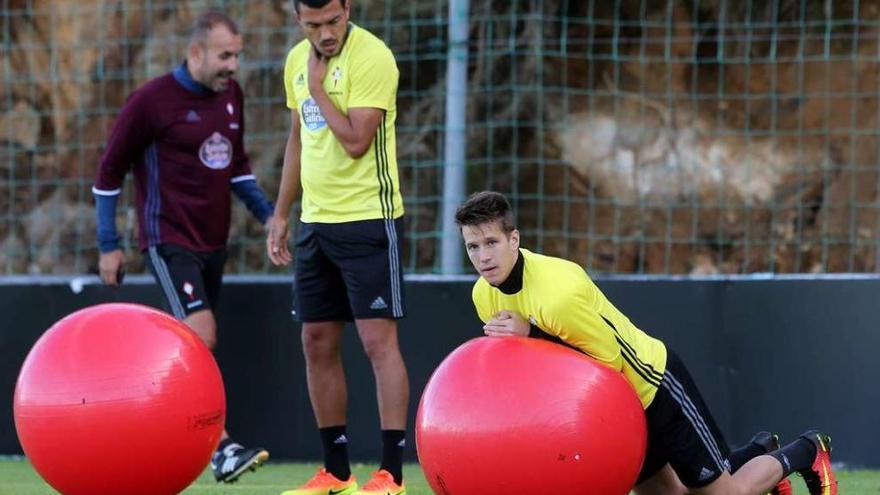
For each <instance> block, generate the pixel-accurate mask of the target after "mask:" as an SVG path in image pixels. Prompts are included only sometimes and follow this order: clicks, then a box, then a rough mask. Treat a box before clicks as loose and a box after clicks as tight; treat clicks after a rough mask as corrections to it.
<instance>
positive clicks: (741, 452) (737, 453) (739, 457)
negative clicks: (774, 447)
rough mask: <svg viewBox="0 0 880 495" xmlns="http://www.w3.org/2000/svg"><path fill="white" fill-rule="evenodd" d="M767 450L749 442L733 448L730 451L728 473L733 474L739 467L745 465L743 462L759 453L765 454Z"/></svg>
mask: <svg viewBox="0 0 880 495" xmlns="http://www.w3.org/2000/svg"><path fill="white" fill-rule="evenodd" d="M766 453H767V451H766V450H764V447H762V446H760V445H758V444H756V443H754V442H749V443H747V444H745V445H743V446H742V447H740V448H738V449H736V450H734V451H733V452H731V453H730V458H729V459H730V474H733V473H735V472H737V471H739V468H741V467H743V466H745V464H746V463H747V462H749V461H751V460H752V459H754V458H755V457H758V456H759V455H764V454H766Z"/></svg>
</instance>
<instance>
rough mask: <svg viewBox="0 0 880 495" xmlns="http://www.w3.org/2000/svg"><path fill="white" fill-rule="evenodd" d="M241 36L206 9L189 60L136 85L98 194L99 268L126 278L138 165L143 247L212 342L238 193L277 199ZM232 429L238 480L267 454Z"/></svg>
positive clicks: (220, 456) (256, 206)
mask: <svg viewBox="0 0 880 495" xmlns="http://www.w3.org/2000/svg"><path fill="white" fill-rule="evenodd" d="M241 51H242V39H241V35H240V34H239V33H238V28H237V27H236V25H235V22H233V21H232V20H231V19H230V18H229V17H227V16H225V15H224V14H221V13H218V12H208V13H206V14H203V15H201V16H200V17H199V18H198V19H196V22H195V23H194V25H193V29H192V33H191V37H190V44H189V49H188V52H187V57H186V61H185V62H184V63H183V64H181V65H180V66H178V67H177V68H176V69H174V71H173V72H171V73H169V74H166V75H164V76H161V77H158V78H156V79H153V80H151V81H149V82H147V83H146V84H145V85H144V86H143V87H141V88H140V89H138V90H136V91H135V92H133V93H132V94H131V95H130V97H129V98H128V101H127V102H126V104H125V106H124V108H123V109H122V111H121V112H120V114H119V117H118V119H117V120H116V125H115V126H114V128H113V132H112V134H111V136H110V139H109V141H108V143H107V149H106V151H105V152H104V156H103V159H102V161H101V164H100V167H99V168H98V172H97V178H96V180H95V186H94V188H93V189H92V190H93V192H94V194H95V202H96V205H97V216H98V243H99V248H100V251H101V257H100V261H99V270H100V274H101V279H102V280H103V281H104V283H106V284H110V285H118V284H119V282H120V276H121V273H122V269H123V267H124V264H125V254H124V253H123V251H122V249H120V247H119V236H118V235H117V233H116V225H115V217H116V202H117V199H118V197H119V193H120V192H121V190H122V185H123V180H124V179H125V174H126V173H127V172H128V171H129V169H131V170H132V172H133V174H134V186H135V202H136V204H137V214H138V225H139V241H140V249H141V251H142V252H143V253H144V255H145V257H146V259H147V265H148V266H149V268H150V270H151V271H152V273H153V275H154V276H155V278H156V280H157V282H158V283H159V286H160V287H161V289H162V292H163V294H164V296H165V302H166V304H167V306H168V308H169V309H170V312H171V313H173V314H174V316H176V317H177V318H179V319H181V320H183V321H184V322H185V323H187V324H188V325H189V326H190V327H191V328H192V329H193V330H194V331H195V332H196V333H197V334H198V335H199V336H200V337H201V338H202V340H203V341H204V342H205V343H206V344H207V345H208V347H210V348H212V349H213V347H214V345H215V344H216V342H217V324H216V321H215V319H214V312H213V309H214V307H215V305H216V304H217V299H218V296H219V293H220V284H221V280H222V276H223V265H224V263H225V261H226V242H227V239H228V236H229V223H230V209H231V204H230V203H231V201H230V196H231V194H230V193H231V192H234V193H235V194H236V196H238V197H239V199H241V200H242V201H243V202H244V203H245V204H246V205H247V207H248V209H249V210H250V211H251V212H252V213H253V214H254V216H255V217H257V219H258V220H259V221H260V222H261V223H265V221H266V219H267V218H268V217H269V216H270V215H271V214H272V205H271V203H270V202H269V201H268V200H267V199H266V196H265V194H264V193H263V191H262V190H261V189H260V188H259V186H257V182H256V179H255V177H254V175H253V174H252V173H251V170H250V165H249V164H248V157H247V154H246V153H245V149H244V138H243V135H244V104H243V103H244V102H243V100H244V95H243V93H242V91H241V88H240V87H239V86H238V84H237V83H236V82H235V80H234V79H233V78H232V76H233V75H234V74H235V72H236V70H238V56H239V54H240V53H241ZM268 457H269V453H268V452H267V451H266V450H264V449H261V448H245V447H242V446H241V445H239V444H238V443H235V442H233V441H232V439H230V438H229V435H228V434H227V433H226V431H225V430H224V432H223V437H222V440H221V442H220V446H219V447H218V449H217V452H215V453H214V455H213V457H212V458H211V466H212V468H213V470H214V476H215V478H216V479H217V481H223V482H232V481H235V480H236V479H237V478H238V477H239V476H240V475H241V474H242V473H244V472H245V471H247V470H248V469H254V468H256V467H257V466H259V465H260V464H261V463H263V462H264V461H265V460H266V459H268Z"/></svg>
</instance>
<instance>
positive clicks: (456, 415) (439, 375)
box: [416, 337, 647, 495]
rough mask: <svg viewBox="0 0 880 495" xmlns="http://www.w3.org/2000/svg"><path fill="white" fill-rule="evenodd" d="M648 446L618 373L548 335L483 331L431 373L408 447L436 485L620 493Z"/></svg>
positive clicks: (456, 490)
mask: <svg viewBox="0 0 880 495" xmlns="http://www.w3.org/2000/svg"><path fill="white" fill-rule="evenodd" d="M646 445H647V432H646V427H645V414H644V410H643V409H642V406H641V402H640V401H639V399H638V396H637V395H636V393H635V390H634V389H633V387H632V385H630V383H629V382H628V381H626V379H625V378H624V377H623V375H622V374H621V373H618V372H615V371H613V370H611V369H610V368H608V367H606V366H603V365H601V364H599V363H597V362H596V361H594V360H593V359H591V358H589V357H587V356H586V355H584V354H582V353H580V352H577V351H574V350H572V349H569V348H567V347H564V346H562V345H559V344H554V343H551V342H547V341H543V340H538V339H529V338H520V337H481V338H477V339H474V340H471V341H469V342H466V343H465V344H463V345H462V346H460V347H459V348H458V349H456V350H455V351H453V352H452V354H450V355H449V356H448V357H447V358H446V359H445V360H444V361H443V362H442V363H441V364H440V366H439V367H438V368H437V370H436V371H434V374H433V375H432V376H431V379H430V380H429V382H428V385H427V386H426V387H425V391H424V393H423V395H422V399H421V402H420V404H419V410H418V413H417V415H416V446H417V450H418V456H419V462H420V463H421V465H422V469H423V470H424V472H425V478H427V480H428V483H429V484H430V485H431V488H432V489H433V490H434V492H435V493H437V494H440V495H458V494H472V493H479V494H481V495H492V494H509V493H578V494H595V495H626V494H627V493H629V490H630V488H632V486H633V483H635V480H636V477H637V476H638V473H639V470H640V469H641V466H642V461H643V460H644V456H645V447H646Z"/></svg>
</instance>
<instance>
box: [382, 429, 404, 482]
mask: <svg viewBox="0 0 880 495" xmlns="http://www.w3.org/2000/svg"><path fill="white" fill-rule="evenodd" d="M404 445H406V432H405V431H403V430H382V465H381V466H380V468H379V469H384V470H386V471H388V472H389V473H391V476H393V477H394V482H395V483H397V484H398V485H399V484H401V483H403V447H404Z"/></svg>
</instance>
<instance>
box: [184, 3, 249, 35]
mask: <svg viewBox="0 0 880 495" xmlns="http://www.w3.org/2000/svg"><path fill="white" fill-rule="evenodd" d="M218 24H219V25H222V26H225V27H226V29H228V30H229V32H230V33H232V34H238V25H236V24H235V21H233V20H232V18H230V17H229V16H228V15H226V14H224V13H222V12H217V11H216V10H210V11H208V12H205V13H204V14H202V15H200V16H198V17H196V20H195V21H193V23H192V27H190V30H189V39H190V41H202V40H204V39H205V37H207V36H208V32H210V31H211V30H212V29H214V27H215V26H217V25H218Z"/></svg>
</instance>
